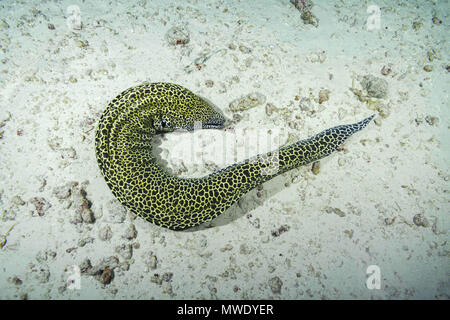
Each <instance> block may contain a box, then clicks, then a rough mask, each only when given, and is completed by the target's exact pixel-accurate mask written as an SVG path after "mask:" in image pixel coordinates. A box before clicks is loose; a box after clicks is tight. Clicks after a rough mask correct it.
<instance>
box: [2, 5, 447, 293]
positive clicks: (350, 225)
mask: <svg viewBox="0 0 450 320" xmlns="http://www.w3.org/2000/svg"><path fill="white" fill-rule="evenodd" d="M92 2H93V1H86V2H77V1H75V2H73V1H62V2H59V1H58V2H51V1H44V2H42V1H26V4H17V2H16V1H2V2H1V3H0V44H1V47H0V57H1V64H0V83H1V88H0V89H1V91H0V94H1V96H0V98H1V100H0V103H1V104H0V121H2V123H3V124H4V126H3V128H0V130H2V131H3V135H2V138H1V140H0V190H1V200H0V206H1V210H2V211H1V220H0V235H5V237H6V244H5V245H4V246H3V248H2V249H1V250H0V298H1V299H23V298H28V299H124V298H125V299H150V298H155V299H161V298H163V299H172V298H174V299H198V298H202V299H210V298H221V299H248V298H253V299H261V298H263V299H271V298H274V299H323V298H324V299H418V298H425V299H448V298H449V294H450V288H449V282H448V279H449V270H450V268H449V262H448V261H449V260H448V256H449V246H448V230H449V226H450V223H449V219H448V213H449V212H450V206H449V196H448V192H449V183H448V181H449V177H450V176H449V161H448V150H450V142H449V141H450V135H449V131H448V125H449V105H448V101H449V96H448V88H450V86H449V80H448V78H449V74H448V72H447V71H446V69H445V67H446V66H448V65H449V63H450V62H449V52H450V50H449V45H448V38H447V37H448V34H449V27H448V14H449V12H450V10H449V9H450V8H449V6H448V2H447V1H430V2H428V5H427V6H426V7H425V6H423V5H422V4H421V3H422V2H423V1H376V4H377V5H378V6H379V7H380V8H381V16H380V18H381V19H380V22H381V25H380V29H374V30H368V29H367V27H366V21H367V18H368V16H369V14H368V13H367V12H366V10H367V7H368V5H369V4H371V3H372V2H366V1H359V0H352V1H336V2H334V1H333V2H332V3H336V4H335V5H330V4H318V3H319V1H316V5H315V6H314V8H313V10H312V12H313V13H314V14H315V15H316V16H317V17H318V18H319V27H318V28H315V27H313V26H311V25H304V24H303V22H302V21H301V19H300V13H299V12H298V10H297V9H295V8H294V7H293V6H292V5H291V4H290V3H289V1H288V0H264V1H263V0H260V1H201V0H198V1H195V0H187V1H166V0H158V1H156V0H155V1H143V0H140V1H123V2H113V3H111V4H109V5H107V4H106V3H107V2H103V1H96V2H94V4H92ZM73 4H75V5H77V6H78V8H79V10H80V13H81V22H82V26H83V27H82V29H81V30H79V31H72V30H71V29H69V28H68V26H67V19H68V16H69V15H68V14H67V11H66V10H67V8H68V6H69V5H73ZM433 10H435V11H436V13H437V17H439V19H441V20H442V24H434V23H433V22H432V17H433ZM414 21H417V22H421V23H423V26H422V27H421V28H419V29H418V30H414V29H413V22H414ZM49 23H51V24H53V25H54V26H55V29H54V30H50V29H49V28H48V24H49ZM177 25H186V26H187V27H188V29H189V32H190V42H189V43H188V44H187V45H177V46H171V45H168V43H167V40H166V39H165V34H166V32H167V30H169V28H171V27H173V26H177ZM79 41H83V43H84V45H83V44H82V43H80V42H79ZM86 41H87V43H86ZM230 44H234V45H235V46H236V49H234V50H233V49H230V48H229V45H230ZM241 45H242V46H245V47H247V48H250V49H251V52H250V53H244V52H242V51H241V50H240V49H239V46H241ZM221 49H225V50H224V51H222V53H218V54H215V55H213V56H212V57H211V58H210V59H209V60H208V61H206V63H205V65H204V66H203V68H201V70H197V69H195V70H194V71H193V72H191V73H187V72H185V71H184V67H185V66H186V65H189V64H191V63H192V62H193V61H194V60H195V59H196V58H197V57H199V56H201V55H202V53H205V52H206V50H210V51H211V52H214V51H216V50H221ZM430 50H434V51H435V52H436V54H435V59H434V60H433V61H431V62H430V61H428V57H427V52H428V51H430ZM244 51H245V50H244ZM320 59H322V60H323V61H322V62H320V61H317V60H320ZM384 65H386V66H388V65H389V66H390V68H391V69H392V72H391V73H390V74H389V75H387V76H383V75H381V73H380V70H381V68H382V67H383V66H384ZM425 65H431V66H432V67H433V70H432V72H426V71H424V70H423V67H424V66H425ZM330 74H332V76H330ZM366 74H371V75H374V76H376V77H382V78H384V79H385V80H387V81H388V83H389V92H388V96H387V97H386V98H385V99H381V104H382V105H383V106H385V108H388V110H389V115H388V116H387V117H386V118H382V117H378V120H377V121H379V123H378V124H379V125H376V124H374V123H372V124H370V125H369V126H368V127H367V128H365V129H364V130H363V131H362V132H360V133H358V134H357V135H355V136H354V137H352V138H351V139H350V140H349V141H348V142H347V143H346V146H345V148H346V151H344V152H339V153H335V154H333V155H331V156H329V157H328V158H326V159H323V160H322V161H321V169H320V173H319V174H318V175H314V174H313V173H312V172H311V166H306V167H303V168H299V169H295V170H292V171H291V172H289V173H287V174H284V175H282V176H279V177H276V178H274V179H273V180H271V181H269V182H267V183H266V184H264V186H263V190H261V191H260V194H259V196H258V195H257V190H253V191H251V192H250V193H249V194H247V195H246V196H244V197H243V198H242V199H241V200H240V201H239V203H238V204H237V205H235V206H233V207H232V208H230V209H229V210H228V211H227V212H226V213H224V215H223V216H221V217H219V218H218V219H216V220H214V221H213V222H212V223H211V224H210V225H211V226H213V227H212V228H201V229H200V230H197V231H195V232H173V231H170V230H166V229H162V228H159V227H157V226H155V225H152V224H150V223H148V222H146V221H144V220H142V219H140V218H136V219H133V218H132V217H131V216H130V215H128V214H125V213H124V210H123V209H121V207H120V205H117V204H116V203H115V201H114V200H113V199H114V197H113V195H112V193H111V192H110V190H109V189H108V187H107V185H106V184H105V182H104V179H103V177H102V176H101V174H100V171H99V169H98V167H97V163H96V160H95V152H94V142H93V138H94V133H95V125H96V122H97V120H98V119H99V116H100V115H101V113H102V111H103V110H104V108H105V107H106V105H107V103H108V101H110V100H111V99H112V98H113V97H114V96H115V95H117V94H118V93H120V92H121V91H122V90H124V89H126V88H128V87H130V86H133V85H137V84H140V83H142V82H143V81H168V82H174V83H178V84H181V85H183V86H185V87H187V88H189V89H191V90H192V91H193V92H195V93H198V94H200V95H201V96H203V97H205V98H207V99H209V100H210V101H212V102H213V103H214V104H215V105H216V106H217V107H218V108H220V109H221V110H222V111H223V113H224V114H225V115H226V116H227V117H228V118H232V116H233V115H232V112H231V111H230V110H229V107H228V105H229V103H230V102H231V101H233V100H234V99H236V98H239V97H241V96H243V95H247V94H249V93H252V92H259V93H261V94H264V95H265V96H266V99H267V101H266V102H267V103H272V104H273V105H274V106H275V107H277V108H280V109H281V108H284V113H286V114H287V115H286V116H283V111H279V112H274V113H273V114H272V115H271V116H268V115H266V113H265V104H264V105H260V106H258V107H255V108H253V109H250V110H247V111H242V112H239V114H240V115H241V116H242V120H241V121H240V122H238V123H237V124H235V125H234V128H235V130H236V131H237V132H242V131H239V130H244V129H245V128H247V129H255V130H259V131H260V132H266V131H267V130H268V129H271V130H272V131H273V132H276V131H277V130H281V129H283V132H284V134H285V136H284V138H283V137H282V138H281V140H282V142H283V143H285V142H286V141H287V136H288V135H290V139H293V140H294V141H295V140H298V139H303V138H306V137H308V136H310V135H312V134H314V133H317V132H319V131H321V130H323V129H326V128H328V127H332V126H335V125H338V124H344V123H351V122H355V121H359V120H361V119H363V118H364V117H366V116H369V115H370V114H371V113H373V112H374V111H373V110H369V108H368V106H367V103H363V102H360V101H359V100H358V99H357V97H356V96H355V95H354V94H353V93H352V92H351V91H350V90H349V88H350V87H351V86H352V79H353V78H355V77H356V76H357V75H366ZM330 77H331V79H330ZM207 80H212V81H214V85H213V86H212V87H207V86H206V85H205V81H207ZM238 80H239V81H238ZM354 83H355V85H357V84H358V82H357V81H356V80H355V81H354ZM321 89H328V90H329V91H330V94H329V97H330V99H329V100H328V101H326V102H324V103H323V104H321V105H319V104H318V102H317V100H316V101H314V100H312V101H311V102H310V107H311V108H312V110H314V111H316V112H308V110H301V108H300V107H299V103H300V101H297V100H296V99H295V97H296V96H297V95H298V96H299V98H300V99H301V98H308V97H309V96H310V92H311V95H312V96H313V97H314V98H316V99H317V97H318V94H319V91H320V90H321ZM300 90H301V91H300ZM296 115H298V116H299V119H296V118H295V116H296ZM427 116H431V117H436V118H437V120H436V122H435V124H434V125H430V124H429V123H428V122H427V121H426V120H425V118H426V117H427ZM427 119H428V120H429V119H430V118H427ZM416 120H417V121H416ZM290 121H292V124H291V126H289V122H290ZM193 135H194V136H195V137H196V138H198V139H197V140H195V141H198V143H197V144H196V150H195V151H196V152H197V151H199V152H200V154H203V155H207V154H211V152H212V151H211V150H213V149H211V148H213V146H214V145H216V144H218V143H220V141H222V140H221V139H222V135H221V132H217V131H214V132H212V130H210V131H209V132H206V131H201V132H195V133H193V134H185V135H184V136H179V135H175V134H169V135H166V136H165V137H164V138H163V139H162V140H163V141H162V142H161V144H160V145H159V151H160V153H159V155H160V157H161V158H162V159H163V160H165V161H167V162H168V167H170V168H172V169H173V170H175V171H177V172H178V171H183V172H182V176H186V177H189V176H201V175H204V174H206V173H207V172H210V171H211V170H212V169H213V167H214V165H216V166H218V167H223V166H225V165H226V164H231V163H233V162H234V159H233V158H231V157H227V159H226V160H223V159H224V157H223V155H222V154H221V153H220V151H219V152H214V153H213V154H215V155H216V157H212V159H207V160H208V161H207V166H206V167H205V164H204V163H202V162H201V161H196V162H189V161H186V162H184V165H185V166H186V169H183V170H181V169H180V168H182V163H183V161H182V160H180V158H181V159H187V158H188V155H189V154H190V152H191V150H190V148H189V146H190V145H189V144H188V143H186V144H185V145H184V147H183V146H181V145H180V139H184V138H183V137H185V139H186V141H191V140H189V139H190V138H191V137H192V136H193ZM255 137H256V135H252V136H251V138H250V143H251V144H254V143H255V141H256V140H255V139H256V138H255ZM166 139H167V140H166ZM181 141H183V140H181ZM202 141H203V144H206V146H204V147H203V148H202V147H201V145H202ZM197 148H198V149H197ZM202 150H203V151H202ZM222 150H223V149H222ZM226 153H227V154H231V151H229V150H227V151H226ZM254 154H256V153H255V151H254V150H252V151H251V152H250V155H254ZM205 158H207V157H206V156H205ZM240 159H242V158H240ZM224 161H225V162H224ZM208 164H212V165H208ZM73 181H76V182H78V183H79V185H81V183H83V182H84V183H85V185H86V186H85V187H84V190H85V191H86V192H87V194H86V198H87V199H88V200H89V201H90V202H91V203H92V207H91V209H92V212H93V214H94V215H95V218H96V220H95V222H94V223H92V224H89V223H75V222H74V218H73V217H74V215H76V210H77V208H78V207H79V206H80V199H79V197H78V198H77V196H76V195H72V196H70V197H68V198H67V199H65V200H59V199H58V198H57V193H55V188H57V187H61V186H64V185H66V184H67V183H70V182H73ZM74 193H75V191H74ZM17 197H20V199H22V200H23V202H22V201H21V200H20V199H19V198H17ZM35 197H37V198H43V199H45V200H44V201H45V202H48V203H50V204H51V207H50V208H48V209H47V210H46V211H45V212H44V214H43V216H39V215H38V214H37V210H36V206H35V204H34V203H33V201H32V199H33V198H35ZM60 197H61V198H63V197H64V196H61V195H60ZM77 199H78V200H77ZM71 200H72V201H73V204H72V205H71V206H70V207H69V206H68V203H69V202H70V201H71ZM111 201H112V203H113V204H115V205H116V206H115V207H114V206H113V209H111ZM77 206H78V207H77ZM114 208H115V209H114ZM338 209H339V210H338ZM417 214H422V215H423V216H424V217H425V218H426V219H427V221H428V224H425V225H426V226H417V225H416V224H415V223H414V222H413V217H414V216H416V215H417ZM122 220H123V221H122ZM131 224H134V225H135V227H136V229H137V237H136V238H134V239H131V240H128V239H125V238H123V235H124V233H125V232H126V230H127V229H128V228H129V226H130V225H131ZM283 225H287V226H288V227H289V230H288V231H286V232H283V233H281V234H280V235H279V236H273V235H272V232H273V231H274V230H277V229H279V228H280V227H281V226H283ZM12 226H13V228H12V229H11V230H10V232H9V233H7V231H8V230H9V229H10V228H11V227H12ZM107 227H109V228H110V229H111V232H112V238H111V239H110V240H101V239H100V236H99V234H100V233H101V232H104V228H107ZM83 239H88V241H87V243H86V244H85V245H84V246H83V243H80V240H81V241H82V240H83ZM130 244H131V245H133V246H134V247H135V248H134V249H133V251H132V257H131V258H130V257H129V255H128V256H126V255H120V254H118V253H117V252H116V247H120V246H123V245H124V246H125V247H126V246H128V245H130ZM68 249H69V250H68ZM111 256H116V257H117V258H118V259H119V261H120V262H119V265H117V264H116V265H114V266H111V268H114V279H113V280H112V281H111V283H110V284H107V285H104V284H101V283H100V282H99V281H98V279H96V278H95V277H94V276H90V275H87V274H83V275H81V279H80V281H79V282H77V281H75V284H79V287H78V288H75V289H71V288H72V286H73V285H69V287H66V286H67V285H66V281H67V280H68V278H70V272H65V271H66V270H70V268H72V266H78V265H81V264H82V263H83V261H85V260H86V259H89V260H90V261H91V263H92V265H93V266H94V267H95V266H97V265H98V264H99V263H100V262H101V260H103V259H107V258H108V257H111ZM152 256H153V257H152ZM155 257H156V258H155ZM155 259H156V260H155ZM155 262H156V263H155ZM370 265H376V266H378V267H379V271H380V277H381V283H380V289H371V290H370V289H368V288H367V286H366V278H367V274H366V270H367V268H368V267H369V266H370ZM155 267H156V268H155ZM166 273H172V274H173V275H172V277H171V278H170V276H168V275H165V276H163V275H164V274H166ZM155 274H158V275H159V276H160V278H164V279H161V280H158V279H157V277H156V276H155ZM72 278H74V277H72ZM152 278H153V280H152ZM19 279H20V280H19ZM74 279H76V275H75V278H74ZM278 279H279V280H281V281H279V280H278ZM280 284H281V288H280V286H279V285H280ZM278 289H279V292H278Z"/></svg>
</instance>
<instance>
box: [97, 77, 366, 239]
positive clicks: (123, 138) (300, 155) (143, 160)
mask: <svg viewBox="0 0 450 320" xmlns="http://www.w3.org/2000/svg"><path fill="white" fill-rule="evenodd" d="M373 117H374V116H371V117H369V118H367V119H365V120H363V121H361V122H358V123H355V124H350V125H341V126H337V127H334V128H331V129H328V130H325V131H323V132H321V133H319V134H317V135H315V136H313V137H311V138H309V139H306V140H303V141H299V142H297V143H294V144H291V145H288V146H285V147H282V148H280V149H279V150H277V151H274V152H271V153H268V154H265V155H259V156H256V157H253V158H251V159H248V160H246V161H243V162H240V163H236V164H234V165H232V166H229V167H227V168H225V169H222V170H220V171H217V172H214V173H212V174H211V175H209V176H206V177H203V178H198V179H182V178H178V177H175V176H172V175H170V174H168V173H167V172H165V171H164V170H163V169H162V168H161V167H160V166H159V165H157V164H156V162H155V159H154V157H153V156H152V149H151V148H152V147H151V139H152V136H153V135H154V134H157V133H160V132H170V131H173V130H175V129H187V130H193V129H194V128H199V127H201V128H222V127H223V125H224V122H225V119H224V118H223V116H222V115H221V114H220V113H218V112H217V111H216V110H215V109H214V108H213V107H211V106H210V105H209V104H208V103H207V102H205V101H204V100H203V99H202V98H200V97H198V96H197V95H195V94H194V93H192V92H191V91H189V90H188V89H186V88H183V87H181V86H179V85H176V84H172V83H144V84H142V85H140V86H137V87H133V88H130V89H128V90H125V91H124V92H122V93H121V94H119V95H118V96H117V97H116V98H115V99H114V100H112V101H111V103H110V104H109V105H108V107H107V108H106V110H105V111H104V113H103V115H102V116H101V118H100V121H99V123H98V128H97V132H96V136H95V149H96V155H97V162H98V165H99V167H100V171H101V172H102V174H103V176H104V177H105V180H106V183H107V184H108V186H109V187H110V188H111V190H112V192H113V194H114V195H115V196H116V198H117V199H118V200H119V201H120V202H121V203H122V204H123V205H125V206H126V207H128V208H129V209H130V210H131V211H132V212H134V213H135V214H136V215H138V216H141V217H142V218H144V219H146V220H147V221H149V222H151V223H154V224H156V225H159V226H162V227H165V228H169V229H172V230H183V229H186V228H190V227H193V226H196V225H199V224H201V223H203V222H206V221H209V220H211V219H213V218H215V217H217V216H218V215H220V214H221V213H222V212H224V211H225V210H226V209H227V208H229V207H230V206H231V205H232V204H233V203H235V202H236V201H237V200H238V199H239V198H240V197H241V196H242V195H243V194H245V193H246V192H248V191H249V190H251V189H253V188H254V187H256V186H257V185H259V184H261V183H263V182H264V181H267V180H269V179H272V178H273V177H275V176H277V175H279V174H281V173H283V172H286V171H288V170H291V169H293V168H296V167H299V166H302V165H306V164H308V163H311V162H313V161H316V160H318V159H321V158H323V157H325V156H327V155H329V154H330V153H331V152H333V151H335V150H336V149H337V148H338V147H339V146H340V145H341V144H342V143H343V142H344V141H345V140H346V139H347V138H348V137H349V136H350V135H352V134H353V133H355V132H357V131H359V130H361V129H362V128H364V127H365V126H366V125H367V124H368V123H369V122H370V121H371V120H372V119H373Z"/></svg>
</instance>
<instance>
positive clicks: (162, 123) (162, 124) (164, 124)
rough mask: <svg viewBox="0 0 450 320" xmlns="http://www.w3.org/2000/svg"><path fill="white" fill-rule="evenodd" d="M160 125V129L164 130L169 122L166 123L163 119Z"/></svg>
mask: <svg viewBox="0 0 450 320" xmlns="http://www.w3.org/2000/svg"><path fill="white" fill-rule="evenodd" d="M160 125H161V128H163V129H165V128H167V127H168V126H169V121H167V120H165V119H161V122H160Z"/></svg>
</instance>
